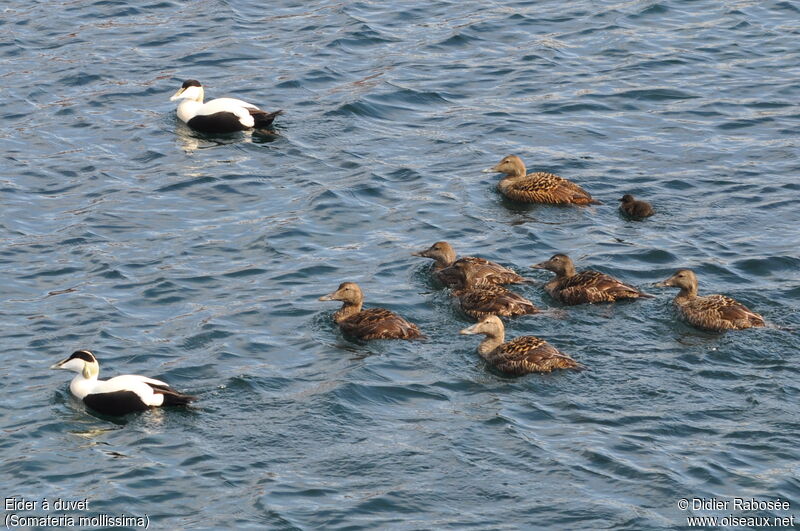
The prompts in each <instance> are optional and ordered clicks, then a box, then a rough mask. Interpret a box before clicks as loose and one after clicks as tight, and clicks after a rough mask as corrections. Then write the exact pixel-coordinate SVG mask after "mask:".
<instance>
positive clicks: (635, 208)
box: [619, 194, 655, 221]
mask: <svg viewBox="0 0 800 531" xmlns="http://www.w3.org/2000/svg"><path fill="white" fill-rule="evenodd" d="M619 210H620V212H622V213H623V214H625V215H626V216H628V217H629V218H631V219H633V220H636V221H640V220H642V219H644V218H647V217H650V216H652V215H653V214H655V210H653V207H652V205H650V203H648V202H647V201H637V200H636V199H634V198H633V196H632V195H631V194H625V195H623V196H622V198H620V205H619Z"/></svg>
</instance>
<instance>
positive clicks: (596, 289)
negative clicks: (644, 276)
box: [531, 254, 653, 305]
mask: <svg viewBox="0 0 800 531" xmlns="http://www.w3.org/2000/svg"><path fill="white" fill-rule="evenodd" d="M531 267H532V268H534V269H547V270H549V271H552V272H553V273H555V274H556V277H555V278H554V279H553V280H551V281H549V282H548V283H547V284H545V285H544V289H545V291H547V293H549V294H550V296H551V297H553V298H554V299H556V300H558V301H561V302H562V303H564V304H569V305H573V304H585V303H587V302H588V303H591V302H613V301H616V300H620V299H638V298H648V299H649V298H652V297H653V296H652V295H648V294H647V293H644V292H641V291H639V290H638V289H636V288H634V287H633V286H629V285H627V284H624V283H623V282H621V281H619V280H617V279H616V278H614V277H612V276H611V275H606V274H605V273H601V272H599V271H592V270H586V271H581V272H580V273H576V272H575V265H574V264H573V263H572V260H570V258H569V256H567V255H565V254H556V255H553V257H552V258H550V260H547V261H546V262H542V263H540V264H535V265H532V266H531Z"/></svg>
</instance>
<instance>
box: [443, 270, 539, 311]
mask: <svg viewBox="0 0 800 531" xmlns="http://www.w3.org/2000/svg"><path fill="white" fill-rule="evenodd" d="M451 268H452V269H453V270H454V272H455V280H456V283H455V285H454V286H453V288H454V289H453V296H455V297H456V298H457V299H458V302H459V305H460V306H461V310H462V311H463V312H464V313H466V314H467V315H469V316H470V317H472V318H473V319H478V320H480V319H483V318H484V317H486V316H488V315H499V316H502V317H518V316H520V315H529V314H535V313H539V309H538V308H537V307H536V306H534V304H533V303H532V302H531V301H529V300H528V299H526V298H525V297H523V296H522V295H519V294H517V293H514V292H513V291H510V290H508V289H506V288H504V287H503V286H498V285H496V284H488V283H486V282H481V280H483V278H484V277H482V276H480V273H481V271H480V270H476V269H475V268H473V267H471V266H470V264H469V263H468V262H461V261H458V262H456V263H455V264H453V265H452V266H451Z"/></svg>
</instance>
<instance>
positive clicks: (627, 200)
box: [620, 194, 633, 205]
mask: <svg viewBox="0 0 800 531" xmlns="http://www.w3.org/2000/svg"><path fill="white" fill-rule="evenodd" d="M620 201H621V202H622V204H623V205H625V204H627V203H633V196H632V195H631V194H625V195H623V196H622V197H621V198H620Z"/></svg>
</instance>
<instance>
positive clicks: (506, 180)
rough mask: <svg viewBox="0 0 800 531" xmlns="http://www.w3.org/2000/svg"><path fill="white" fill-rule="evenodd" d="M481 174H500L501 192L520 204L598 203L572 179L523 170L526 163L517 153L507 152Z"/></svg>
mask: <svg viewBox="0 0 800 531" xmlns="http://www.w3.org/2000/svg"><path fill="white" fill-rule="evenodd" d="M483 171H484V173H503V174H505V175H506V176H505V177H503V178H502V179H500V182H499V183H497V189H498V190H499V191H500V193H501V194H503V195H504V196H506V197H508V198H509V199H512V200H514V201H520V202H523V203H550V204H556V205H599V204H601V203H600V201H597V200H596V199H593V198H592V196H591V195H589V192H587V191H586V190H584V189H583V188H581V187H580V186H578V185H577V184H575V183H574V182H572V181H569V180H567V179H564V178H563V177H559V176H558V175H554V174H552V173H547V172H542V171H539V172H535V173H530V174H529V173H526V172H527V170H526V169H525V163H524V162H522V159H521V158H519V157H518V156H516V155H509V156H507V157H505V158H504V159H503V160H501V161H500V162H499V163H498V164H497V165H496V166H493V167H491V168H486V169H485V170H483Z"/></svg>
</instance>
